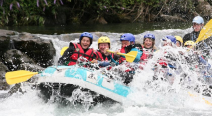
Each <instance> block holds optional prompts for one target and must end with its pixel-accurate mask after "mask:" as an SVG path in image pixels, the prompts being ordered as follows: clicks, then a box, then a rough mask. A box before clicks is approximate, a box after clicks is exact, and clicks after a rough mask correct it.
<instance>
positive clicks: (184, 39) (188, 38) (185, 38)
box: [183, 33, 191, 46]
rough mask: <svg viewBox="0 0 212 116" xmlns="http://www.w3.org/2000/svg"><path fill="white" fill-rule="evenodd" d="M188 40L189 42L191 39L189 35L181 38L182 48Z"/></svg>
mask: <svg viewBox="0 0 212 116" xmlns="http://www.w3.org/2000/svg"><path fill="white" fill-rule="evenodd" d="M188 40H191V37H190V33H188V34H186V35H185V36H184V37H183V46H184V43H185V42H186V41H188Z"/></svg>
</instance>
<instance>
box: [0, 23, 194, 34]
mask: <svg viewBox="0 0 212 116" xmlns="http://www.w3.org/2000/svg"><path fill="white" fill-rule="evenodd" d="M189 27H191V23H182V22H147V23H119V24H107V25H101V24H94V25H61V26H13V27H0V28H1V29H7V30H14V31H18V32H29V33H34V34H50V35H51V34H65V33H81V32H85V31H87V32H97V31H99V32H112V33H133V34H139V33H143V32H145V31H152V30H162V29H186V28H189Z"/></svg>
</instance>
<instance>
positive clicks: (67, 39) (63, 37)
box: [59, 33, 81, 42]
mask: <svg viewBox="0 0 212 116" xmlns="http://www.w3.org/2000/svg"><path fill="white" fill-rule="evenodd" d="M80 35H81V33H72V34H62V35H60V36H59V39H60V40H62V41H65V42H70V41H72V40H75V39H79V37H80Z"/></svg>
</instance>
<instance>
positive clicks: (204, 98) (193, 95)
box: [188, 92, 212, 106]
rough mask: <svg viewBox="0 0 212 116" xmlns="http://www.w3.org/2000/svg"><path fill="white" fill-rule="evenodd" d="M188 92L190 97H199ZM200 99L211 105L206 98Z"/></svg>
mask: <svg viewBox="0 0 212 116" xmlns="http://www.w3.org/2000/svg"><path fill="white" fill-rule="evenodd" d="M188 94H189V95H190V96H191V97H195V98H199V99H200V98H201V97H198V96H197V95H194V94H192V93H190V92H188ZM202 100H203V101H204V102H205V103H206V104H208V105H210V106H212V103H211V102H209V101H208V100H206V99H205V98H202Z"/></svg>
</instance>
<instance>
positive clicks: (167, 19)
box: [161, 14, 185, 22]
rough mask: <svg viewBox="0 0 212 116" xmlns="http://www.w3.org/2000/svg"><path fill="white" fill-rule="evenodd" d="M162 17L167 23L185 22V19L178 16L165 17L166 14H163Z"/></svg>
mask: <svg viewBox="0 0 212 116" xmlns="http://www.w3.org/2000/svg"><path fill="white" fill-rule="evenodd" d="M161 17H162V18H163V19H164V20H165V21H170V22H176V21H182V22H185V20H184V19H182V18H181V17H178V16H171V15H164V14H162V15H161Z"/></svg>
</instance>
